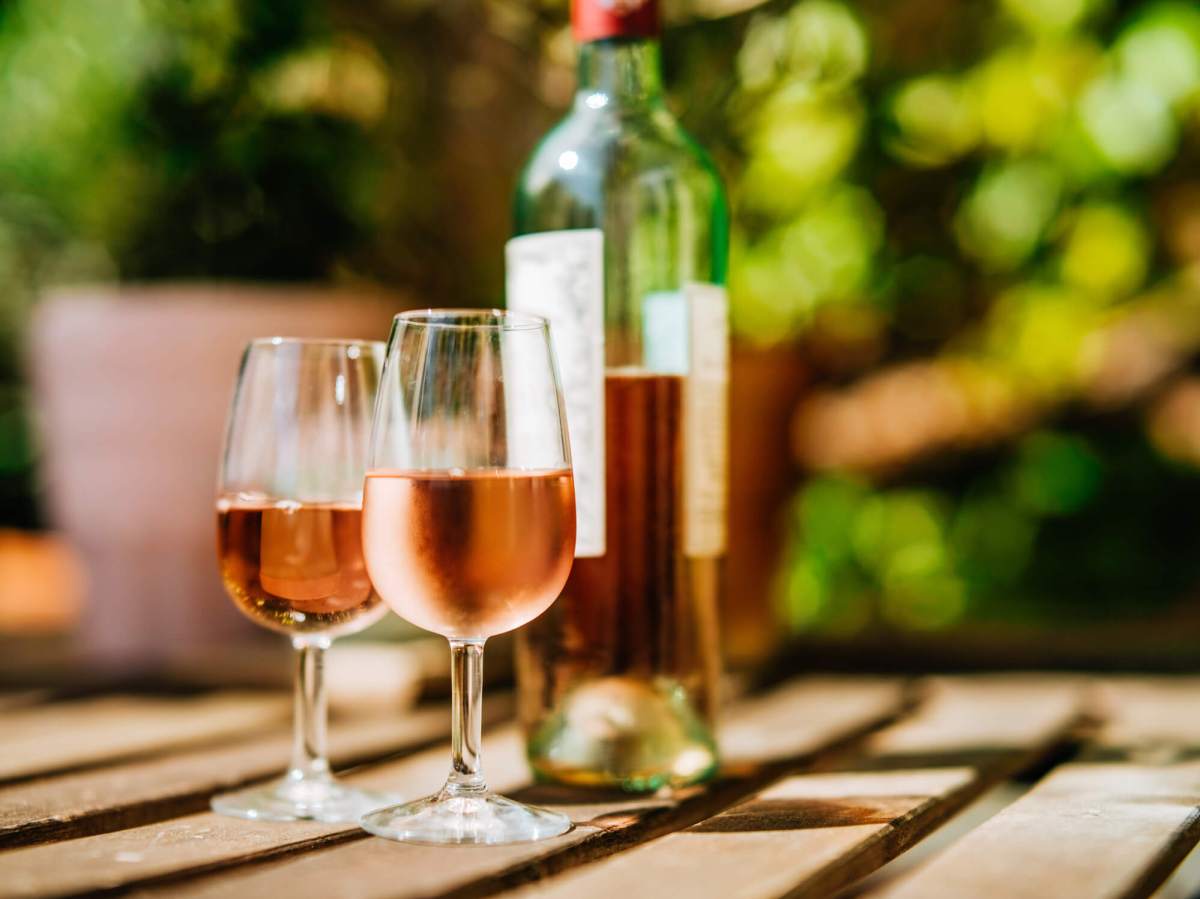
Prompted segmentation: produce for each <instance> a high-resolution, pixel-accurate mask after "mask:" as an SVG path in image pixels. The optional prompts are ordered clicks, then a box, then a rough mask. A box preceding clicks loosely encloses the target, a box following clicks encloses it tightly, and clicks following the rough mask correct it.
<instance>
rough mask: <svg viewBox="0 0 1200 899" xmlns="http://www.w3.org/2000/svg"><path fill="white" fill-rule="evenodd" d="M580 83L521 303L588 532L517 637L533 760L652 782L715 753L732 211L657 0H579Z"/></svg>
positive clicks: (533, 197) (513, 245)
mask: <svg viewBox="0 0 1200 899" xmlns="http://www.w3.org/2000/svg"><path fill="white" fill-rule="evenodd" d="M572 19H573V25H574V30H575V35H576V38H577V40H578V41H579V43H580V53H579V87H578V91H577V92H576V95H575V100H574V104H573V107H572V109H571V111H570V113H569V114H568V115H567V116H566V118H565V119H563V120H562V121H561V122H560V123H559V124H558V125H557V126H555V128H554V129H553V130H551V132H550V133H549V134H547V135H546V137H545V138H544V139H543V140H542V142H541V144H540V145H539V146H538V147H537V149H536V150H535V151H534V153H533V156H532V158H531V159H530V161H529V163H528V165H527V166H526V168H525V171H524V173H523V174H522V176H521V180H520V184H519V186H518V189H517V194H516V200H515V208H514V218H515V222H514V231H515V235H516V236H514V238H513V239H512V240H511V241H510V242H509V244H508V247H507V273H508V277H507V281H508V287H507V294H508V304H509V306H510V308H513V309H517V310H523V311H528V312H535V313H537V314H540V315H544V316H546V317H547V318H548V319H549V320H550V322H551V330H552V336H553V340H554V344H555V350H556V353H557V356H558V363H559V368H560V373H561V376H562V379H563V387H564V394H565V398H566V405H567V418H568V428H569V431H570V438H571V446H572V454H573V465H574V470H575V489H576V506H577V516H578V532H577V539H576V559H575V565H574V568H573V571H572V574H571V578H570V580H569V581H568V583H567V586H566V588H565V589H564V591H563V594H562V596H561V597H560V598H559V600H558V601H557V602H556V603H555V605H554V606H553V607H552V608H551V609H550V610H549V611H548V612H547V613H546V614H545V615H543V616H542V617H541V618H539V619H538V620H537V621H535V622H533V623H532V624H531V625H529V626H528V627H527V628H525V629H523V631H522V633H520V634H519V636H518V650H517V674H518V688H519V703H520V714H521V718H522V722H523V724H524V727H525V729H526V734H527V738H528V755H529V759H530V763H531V765H532V767H533V770H534V772H535V774H536V775H537V776H538V777H539V778H541V779H543V780H550V781H557V782H564V783H574V784H590V785H597V786H609V787H612V786H616V787H620V788H622V789H626V790H633V791H645V790H656V789H659V788H660V787H663V786H679V785H683V784H686V783H692V782H695V781H698V780H702V779H704V778H705V777H707V776H709V775H710V774H711V773H712V772H713V771H714V770H715V769H716V765H717V755H716V744H715V740H714V737H713V733H714V713H715V707H716V702H717V688H718V680H719V676H720V659H719V648H718V644H719V633H718V623H717V611H716V610H717V607H718V599H719V596H718V593H719V590H720V589H721V569H722V565H721V560H722V557H723V555H724V552H725V542H726V493H727V481H728V477H727V471H726V469H727V466H728V451H727V441H728V433H727V430H728V427H727V422H728V399H727V395H728V372H729V335H728V304H727V302H726V297H725V291H724V287H723V284H724V281H725V267H726V256H727V250H728V212H727V206H726V201H725V195H724V191H723V188H722V186H721V181H720V177H719V176H718V174H717V171H716V169H715V167H714V166H713V164H712V162H711V160H710V159H709V158H708V157H707V155H706V154H705V153H704V152H703V151H702V150H701V149H700V147H699V146H697V144H696V143H695V141H693V140H692V138H691V137H689V136H688V135H687V133H686V132H685V131H684V130H683V129H682V128H681V127H680V125H679V123H678V122H677V121H676V119H675V118H674V116H672V114H671V112H670V111H669V110H668V109H667V107H666V104H665V101H664V97H663V91H662V78H661V74H660V68H659V44H658V10H657V4H656V2H655V0H643V2H639V0H619V2H618V0H574V3H573V6H572Z"/></svg>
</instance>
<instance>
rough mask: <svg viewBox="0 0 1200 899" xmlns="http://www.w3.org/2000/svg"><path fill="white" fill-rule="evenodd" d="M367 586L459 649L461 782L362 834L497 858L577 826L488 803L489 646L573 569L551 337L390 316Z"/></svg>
mask: <svg viewBox="0 0 1200 899" xmlns="http://www.w3.org/2000/svg"><path fill="white" fill-rule="evenodd" d="M363 546H364V551H365V553H366V560H367V570H368V571H369V572H370V575H371V579H372V581H374V583H375V585H376V588H377V589H378V590H379V593H380V595H381V596H382V597H383V599H384V602H386V603H387V604H388V605H389V606H391V607H392V609H393V610H394V611H395V612H396V614H398V615H400V616H401V617H402V618H405V619H407V620H408V621H410V622H411V623H413V624H415V625H417V626H418V627H421V628H424V629H425V630H429V631H433V632H434V633H438V634H441V635H442V636H444V637H446V638H447V639H448V640H449V641H450V673H451V692H452V699H451V702H452V705H451V718H450V720H451V744H452V746H451V749H452V759H451V770H450V776H449V779H448V780H447V781H446V784H445V786H444V787H442V789H441V791H440V792H438V793H436V794H435V795H433V796H430V797H428V798H426V799H420V800H417V801H415V802H409V803H405V804H402V805H396V806H392V807H389V808H384V809H379V810H378V811H374V812H371V813H370V814H368V815H365V816H364V817H363V818H362V821H361V823H362V826H363V827H364V828H365V829H366V830H368V831H370V832H371V833H373V834H376V835H378V836H382V837H388V838H390V839H393V840H404V841H410V842H419V843H436V844H447V843H451V844H475V845H479V844H492V845H494V844H501V843H515V842H523V841H526V840H539V839H545V838H547V837H552V836H556V835H558V834H560V833H564V832H565V831H567V830H569V829H570V827H571V822H570V820H569V819H568V818H567V817H566V816H565V815H561V814H558V813H557V812H552V811H548V810H546V809H540V808H534V807H531V806H527V805H522V804H521V803H519V802H515V801H513V800H511V799H505V798H504V797H502V796H497V795H495V794H493V793H491V792H490V791H489V790H488V787H487V783H486V782H485V781H484V777H483V770H482V767H481V764H480V724H481V704H482V683H483V681H482V678H483V644H484V641H485V640H487V638H488V637H490V636H492V635H494V634H501V633H504V632H505V631H510V630H512V629H513V628H515V627H519V626H521V625H522V624H525V623H526V622H527V621H530V620H532V619H533V618H536V617H537V616H538V615H540V614H541V613H542V612H543V611H545V610H546V608H548V607H549V606H550V604H551V603H552V602H554V600H555V598H557V596H558V593H559V591H560V590H561V589H562V587H563V584H564V583H566V580H567V575H568V574H569V572H570V570H571V563H572V559H573V556H574V553H575V490H574V480H573V478H572V474H571V452H570V447H569V444H568V441H567V432H566V421H565V414H564V412H563V400H562V391H561V388H560V385H559V378H558V372H557V369H556V366H555V362H554V356H553V353H552V352H551V349H550V331H549V326H548V325H547V324H546V322H545V320H544V319H541V318H538V317H536V316H528V315H519V314H516V313H512V312H501V311H498V310H486V311H474V310H453V309H451V310H427V311H424V312H407V313H403V314H401V315H398V316H396V319H395V322H394V324H393V326H392V335H391V339H390V340H389V341H388V355H387V361H386V362H385V363H384V370H383V381H382V385H381V387H380V390H379V399H378V401H377V404H376V411H375V426H374V430H373V431H372V436H371V452H370V458H369V463H368V471H367V478H366V487H365V488H364V491H363Z"/></svg>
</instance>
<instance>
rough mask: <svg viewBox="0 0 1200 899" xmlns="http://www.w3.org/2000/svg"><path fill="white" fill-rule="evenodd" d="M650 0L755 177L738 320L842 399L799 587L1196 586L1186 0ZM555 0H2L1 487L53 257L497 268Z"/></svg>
mask: <svg viewBox="0 0 1200 899" xmlns="http://www.w3.org/2000/svg"><path fill="white" fill-rule="evenodd" d="M664 5H665V6H666V8H667V9H668V12H669V14H670V15H671V17H672V27H671V28H669V30H668V32H667V35H666V38H665V53H664V58H665V61H666V65H667V69H668V71H667V81H668V84H669V85H670V86H671V89H672V93H673V96H672V104H673V106H674V107H675V108H676V109H677V110H678V111H679V112H680V113H681V116H682V118H683V119H684V121H685V123H686V124H687V126H688V127H689V129H690V130H691V131H692V132H693V133H694V134H696V135H697V136H698V138H699V139H700V140H701V142H702V143H704V144H705V145H706V146H707V147H708V148H710V149H711V150H712V152H713V154H714V156H715V158H716V159H717V161H718V163H719V165H720V167H721V168H722V170H723V172H724V173H725V175H726V178H727V180H728V182H729V186H730V196H731V198H732V202H733V205H734V221H735V223H736V227H735V233H734V236H733V249H732V259H731V268H730V273H731V274H730V287H731V297H732V301H733V321H734V327H735V330H736V332H737V333H738V334H739V335H740V336H741V337H742V338H743V339H745V340H747V341H750V342H758V343H764V344H765V343H781V342H798V343H800V344H801V345H802V346H804V347H805V348H806V349H807V350H808V351H810V355H811V357H812V359H813V360H815V361H814V366H815V368H816V370H815V372H814V381H815V387H814V395H815V396H816V397H817V398H818V399H822V398H823V399H822V402H825V405H826V406H829V405H830V404H831V403H832V404H833V406H831V408H835V409H836V415H837V416H838V417H837V421H838V422H840V423H841V425H842V427H841V429H840V430H839V429H838V428H828V429H826V428H823V427H821V428H818V429H817V432H818V434H819V436H820V440H819V443H820V444H821V445H820V447H819V449H820V450H821V452H817V451H816V450H812V451H808V450H805V448H804V446H803V445H802V446H801V448H800V449H799V450H798V452H799V454H800V462H801V463H802V464H803V465H805V466H807V468H808V469H809V480H808V482H807V484H806V486H805V487H804V488H803V489H802V490H801V491H800V493H799V495H798V496H797V497H796V498H795V501H794V502H793V504H792V506H791V521H792V524H793V536H792V539H791V543H790V546H789V551H788V560H787V564H786V567H785V570H784V571H782V572H781V574H780V578H779V600H780V603H781V605H780V608H781V609H782V610H783V614H784V616H785V618H786V620H787V621H788V622H789V624H790V625H791V626H792V627H794V628H796V629H823V630H827V631H833V632H842V633H848V632H855V631H858V630H861V629H863V628H867V627H873V626H884V627H901V628H916V629H938V628H944V627H949V626H951V625H954V624H956V623H959V622H962V621H964V620H979V619H991V618H1004V617H1025V618H1028V617H1043V618H1056V617H1062V616H1064V615H1065V616H1068V617H1072V616H1073V617H1079V616H1081V615H1090V614H1096V615H1110V614H1114V613H1116V612H1127V613H1137V612H1138V611H1140V610H1143V609H1145V608H1148V607H1151V606H1155V605H1157V606H1160V607H1168V606H1170V605H1171V604H1172V603H1174V602H1175V601H1177V600H1178V598H1179V597H1181V596H1183V595H1185V594H1186V593H1187V591H1188V590H1189V589H1194V588H1195V585H1196V583H1197V582H1198V581H1200V561H1196V559H1200V557H1198V556H1197V554H1195V553H1194V552H1193V551H1191V547H1190V540H1189V539H1188V538H1189V535H1190V533H1191V532H1192V531H1193V530H1194V529H1195V524H1196V522H1195V520H1194V516H1192V515H1191V514H1190V508H1192V507H1194V505H1195V503H1194V502H1193V500H1195V499H1198V498H1200V497H1198V496H1197V493H1198V492H1200V483H1198V479H1197V477H1196V469H1197V467H1198V466H1200V390H1191V388H1190V387H1189V384H1190V381H1188V379H1189V377H1190V376H1189V375H1188V368H1189V367H1190V365H1191V360H1192V358H1193V357H1194V356H1195V355H1196V353H1197V350H1198V349H1200V299H1198V297H1200V274H1198V273H1200V175H1198V174H1197V172H1200V7H1198V6H1197V5H1196V4H1195V3H1193V2H1188V0H1144V2H1142V0H1136V2H1135V0H858V2H849V0H757V2H756V0H678V2H674V3H665V4H664ZM566 7H567V2H566V0H481V2H478V3H469V2H459V0H453V2H449V0H442V2H438V0H387V2H383V0H373V2H351V0H289V2H284V0H191V2H184V0H74V2H72V3H65V4H58V3H45V2H41V0H12V2H9V3H7V4H4V5H3V6H0V73H2V74H3V77H2V78H0V124H2V126H3V128H2V134H3V137H2V139H0V284H2V285H3V288H4V297H5V301H4V303H3V304H0V499H2V500H3V503H4V510H5V512H4V515H5V521H7V522H8V523H25V524H29V523H32V522H34V521H35V520H36V509H35V506H34V504H33V503H32V501H31V487H30V485H31V480H30V477H31V475H30V473H31V471H32V467H33V465H34V461H35V458H36V448H35V447H34V446H33V445H32V441H31V440H30V439H29V436H28V431H27V429H26V424H25V421H26V415H25V411H24V410H25V408H26V407H27V405H28V404H27V400H26V398H25V395H24V389H23V387H22V382H21V378H20V355H19V348H20V334H21V331H22V329H23V327H24V323H25V318H26V314H27V311H28V306H29V299H30V297H31V296H32V295H33V294H34V293H35V292H36V290H38V289H40V288H41V287H43V286H45V285H47V284H51V283H54V282H56V281H61V280H78V279H113V278H124V279H147V278H263V279H272V280H321V279H326V280H370V281H378V282H383V283H386V284H388V285H390V286H393V287H398V288H401V289H405V290H409V291H411V292H412V293H413V294H415V295H416V296H419V297H421V298H423V299H425V300H426V301H427V302H429V303H431V304H479V303H483V302H489V301H494V300H495V299H496V298H497V297H498V295H499V291H500V287H501V284H502V271H501V265H502V253H501V247H502V244H503V241H504V239H505V237H506V236H507V233H508V228H509V224H508V197H509V191H510V188H511V184H512V181H513V179H514V177H515V173H516V171H517V170H518V167H519V165H520V163H521V161H522V159H523V157H524V155H525V154H526V153H527V151H528V149H529V148H530V147H531V146H532V145H533V143H534V141H535V139H536V138H537V136H538V135H539V134H541V133H542V132H543V131H544V130H545V129H546V128H547V127H548V125H549V123H550V122H551V121H552V120H553V119H554V118H555V117H556V116H557V115H558V113H559V111H560V110H561V109H562V108H563V107H564V106H565V105H566V104H567V103H568V102H569V99H570V95H571V90H572V87H573V79H574V76H573V70H572V65H573V47H572V44H571V40H570V34H569V29H568V27H567V24H566V22H567V15H566ZM822 366H824V367H822ZM913 366H916V368H914V367H913ZM864 385H865V386H864ZM860 387H861V389H858V388H860ZM821 408H825V407H821ZM801 411H802V412H803V410H801ZM824 421H825V419H820V422H824ZM922 429H923V430H922ZM855 433H859V434H862V433H865V434H867V435H868V438H866V439H865V440H860V443H862V444H863V445H864V446H865V450H863V449H862V447H859V448H858V449H855V451H854V452H850V451H849V450H846V451H845V452H841V450H840V449H839V447H841V445H842V444H840V443H839V440H842V441H843V442H845V440H849V437H847V436H846V435H851V436H852V435H853V434H855ZM880 435H882V436H880ZM981 435H982V436H981ZM877 438H878V439H877ZM885 438H886V439H885ZM801 444H803V441H801ZM875 444H878V446H879V447H881V448H882V449H880V453H883V452H884V450H886V454H885V456H881V457H880V458H881V459H882V461H875V462H873V461H872V459H871V451H872V450H874V449H875ZM810 449H811V448H810ZM806 452H807V455H806ZM839 453H840V455H839Z"/></svg>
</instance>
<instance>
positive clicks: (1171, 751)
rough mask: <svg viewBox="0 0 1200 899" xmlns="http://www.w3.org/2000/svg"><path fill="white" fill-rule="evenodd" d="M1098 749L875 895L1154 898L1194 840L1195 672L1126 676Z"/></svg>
mask: <svg viewBox="0 0 1200 899" xmlns="http://www.w3.org/2000/svg"><path fill="white" fill-rule="evenodd" d="M1100 694H1101V699H1102V701H1103V706H1104V708H1105V709H1106V710H1107V714H1108V715H1110V716H1111V717H1110V719H1109V722H1108V724H1107V725H1106V726H1105V728H1104V729H1103V730H1102V731H1101V733H1100V735H1099V736H1098V738H1097V741H1096V746H1095V748H1094V749H1092V750H1090V751H1089V752H1087V753H1086V754H1085V756H1084V758H1083V759H1082V760H1080V761H1078V762H1072V763H1070V764H1066V765H1062V766H1060V767H1059V768H1057V769H1055V770H1054V771H1053V772H1051V773H1050V774H1049V775H1048V776H1047V777H1046V778H1044V779H1043V780H1042V781H1040V782H1039V783H1037V784H1036V785H1035V786H1034V787H1033V789H1031V790H1030V791H1029V792H1028V793H1026V794H1025V795H1024V796H1022V797H1021V798H1020V799H1018V800H1017V801H1016V802H1014V803H1013V804H1012V805H1010V806H1008V807H1007V808H1005V809H1003V810H1002V811H1001V812H1000V813H999V814H997V815H996V816H995V817H993V818H991V819H989V820H988V821H986V822H985V823H984V824H982V825H981V826H980V827H978V828H976V829H975V830H973V831H972V832H970V833H968V834H967V835H966V836H965V837H963V838H962V839H961V840H960V841H958V842H957V843H955V844H954V845H953V846H951V847H950V848H949V849H947V850H946V851H945V852H944V853H942V854H941V855H939V856H937V857H935V858H933V859H932V860H931V861H929V862H928V863H927V864H925V865H923V866H921V867H920V868H918V869H917V870H916V871H914V872H912V873H911V874H909V875H908V876H906V877H903V878H901V879H900V880H898V881H896V882H894V883H892V884H888V885H885V886H883V887H881V888H880V889H878V890H877V891H874V892H872V893H871V895H872V896H873V897H875V896H879V897H888V899H901V897H905V899H908V897H921V899H941V897H959V896H966V895H974V896H989V897H997V899H1009V897H1012V899H1018V897H1022V899H1023V897H1029V899H1035V897H1037V899H1040V897H1043V896H1055V897H1057V899H1100V897H1104V899H1110V897H1144V896H1149V895H1151V894H1152V893H1153V892H1154V890H1155V889H1157V888H1158V886H1159V885H1160V884H1161V883H1162V882H1163V881H1164V880H1165V879H1166V877H1167V876H1168V875H1169V874H1170V872H1171V871H1172V870H1173V869H1174V868H1175V866H1176V865H1178V863H1179V862H1180V861H1182V860H1183V858H1184V857H1185V856H1186V855H1187V853H1188V852H1189V851H1190V850H1191V849H1192V847H1194V846H1195V845H1196V843H1197V841H1198V840H1200V757H1198V755H1200V752H1198V751H1200V716H1198V715H1197V711H1198V710H1200V679H1196V678H1189V679H1180V680H1159V681H1154V680H1125V681H1118V682H1112V683H1108V684H1106V685H1104V686H1103V687H1102V689H1101V691H1100Z"/></svg>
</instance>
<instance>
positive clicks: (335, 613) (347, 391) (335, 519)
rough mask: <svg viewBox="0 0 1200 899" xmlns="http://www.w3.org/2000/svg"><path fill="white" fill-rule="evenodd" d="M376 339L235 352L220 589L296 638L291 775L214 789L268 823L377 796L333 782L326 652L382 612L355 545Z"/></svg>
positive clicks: (275, 341) (346, 813) (339, 811)
mask: <svg viewBox="0 0 1200 899" xmlns="http://www.w3.org/2000/svg"><path fill="white" fill-rule="evenodd" d="M383 356H384V345H383V344H382V343H380V342H378V341H340V340H293V339H289V338H282V337H271V338H266V339H263V340H256V341H253V342H252V343H251V344H250V345H249V346H248V347H247V348H246V351H245V353H244V354H243V356H242V366H241V370H240V372H239V374H238V380H237V386H236V388H235V389H234V394H233V406H232V409H231V411H230V415H229V427H228V430H227V432H226V435H225V455H224V459H223V462H222V465H221V474H220V478H219V483H218V488H217V551H218V554H219V557H220V562H221V577H222V579H223V580H224V582H225V590H226V591H227V592H228V593H229V596H230V597H231V598H232V599H233V601H234V603H235V604H236V605H237V607H238V609H240V610H241V611H242V612H243V613H244V614H245V615H246V616H247V617H249V618H250V619H252V620H253V621H255V622H257V623H258V624H261V625H263V626H264V627H268V628H270V629H271V630H274V631H278V632H280V633H282V634H286V635H287V636H289V637H291V640H292V646H293V647H295V650H296V698H295V723H294V728H295V741H294V743H293V749H292V763H291V767H290V768H289V769H288V771H287V773H286V774H285V775H284V776H283V777H282V778H280V779H279V780H276V781H274V782H272V783H269V784H267V785H266V786H261V787H254V788H251V789H247V790H241V791H239V792H236V793H227V794H225V795H222V796H216V797H214V798H213V800H212V807H213V810H214V811H217V812H220V813H222V814H225V815H233V816H235V817H239V818H257V819H265V820H269V821H292V820H297V819H315V820H320V821H356V820H358V818H359V817H360V816H361V815H362V814H363V813H364V812H367V811H369V810H370V809H372V808H378V807H380V806H381V805H384V804H385V803H386V802H387V801H388V800H387V798H386V797H382V796H378V795H372V794H369V793H365V792H362V791H359V790H354V789H351V788H349V787H345V786H342V785H341V784H340V783H338V782H337V781H336V780H335V779H334V778H333V775H332V774H331V773H330V770H329V762H328V760H327V759H326V757H325V721H326V704H325V687H324V683H323V679H322V664H323V659H324V652H325V650H326V649H327V648H328V647H329V644H330V641H332V640H333V638H334V637H338V636H341V635H342V634H350V633H354V632H355V631H360V630H362V629H363V628H365V627H367V626H368V625H370V624H372V623H374V622H375V621H378V620H379V619H380V618H381V617H382V616H383V614H384V612H385V607H384V606H383V604H382V603H381V602H380V601H379V595H378V594H377V593H376V592H375V590H374V588H373V587H372V586H371V581H370V578H368V577H367V569H366V565H365V564H364V562H363V552H362V526H361V525H362V483H363V472H364V470H365V467H366V459H367V443H368V439H369V437H370V428H371V415H372V411H373V408H374V405H375V396H376V391H377V390H378V387H379V375H380V370H381V367H382V364H383Z"/></svg>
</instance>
